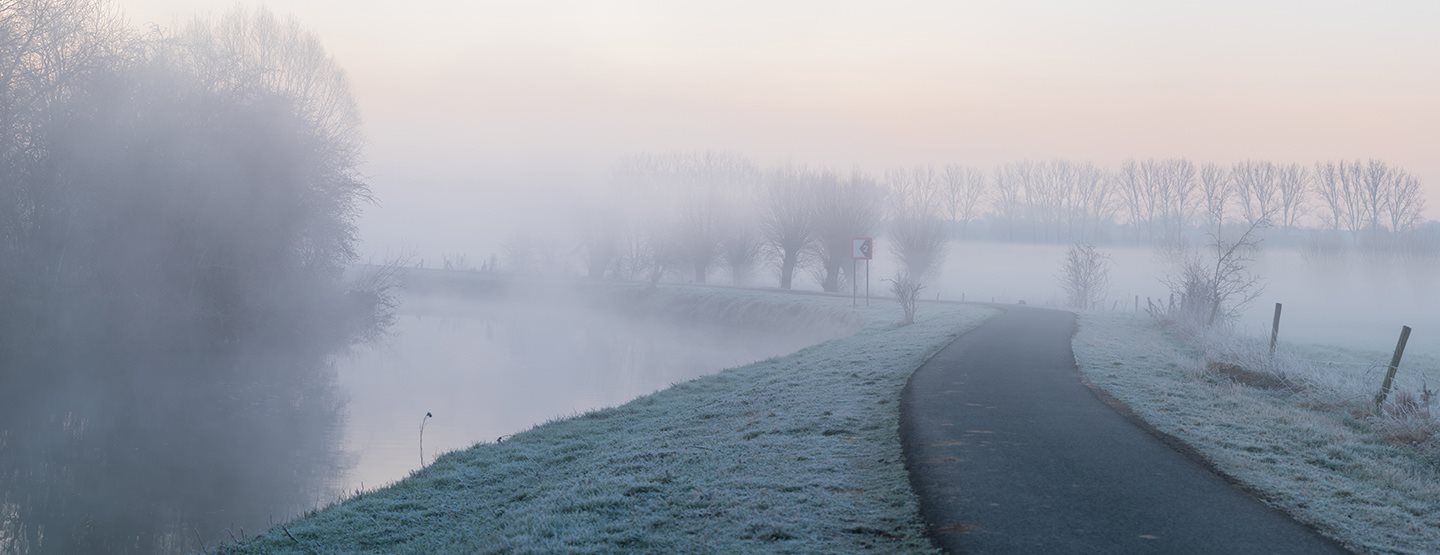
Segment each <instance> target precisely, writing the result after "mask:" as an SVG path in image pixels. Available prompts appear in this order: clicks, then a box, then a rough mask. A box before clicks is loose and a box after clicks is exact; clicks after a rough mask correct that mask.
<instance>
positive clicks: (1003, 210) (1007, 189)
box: [991, 163, 1026, 240]
mask: <svg viewBox="0 0 1440 555" xmlns="http://www.w3.org/2000/svg"><path fill="white" fill-rule="evenodd" d="M1025 179H1026V176H1025V167H1024V166H1022V165H1020V164H1015V163H1012V164H1005V165H1002V166H1000V167H997V168H995V179H994V184H995V187H994V191H995V194H994V195H993V196H992V197H991V202H992V208H993V213H994V218H995V219H996V220H1003V221H1004V222H1005V227H1006V230H1007V232H1008V235H1009V238H1010V239H1011V240H1014V239H1015V224H1016V223H1017V222H1018V221H1020V220H1021V219H1022V218H1023V217H1024V214H1025Z"/></svg>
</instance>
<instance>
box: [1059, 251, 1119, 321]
mask: <svg viewBox="0 0 1440 555" xmlns="http://www.w3.org/2000/svg"><path fill="white" fill-rule="evenodd" d="M1109 261H1110V258H1109V257H1108V256H1106V255H1105V254H1104V253H1101V252H1100V251H1099V250H1097V249H1096V248H1095V245H1092V244H1089V243H1075V244H1073V245H1070V250H1069V251H1067V252H1066V253H1065V263H1064V265H1062V266H1061V268H1060V285H1061V286H1062V287H1063V288H1064V289H1065V298H1066V302H1067V303H1068V304H1069V305H1070V307H1071V308H1077V309H1080V310H1089V309H1092V308H1094V307H1095V306H1097V305H1100V304H1103V302H1104V300H1105V296H1106V290H1107V288H1108V287H1109V285H1110V266H1109Z"/></svg>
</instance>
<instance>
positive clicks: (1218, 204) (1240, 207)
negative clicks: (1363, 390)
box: [989, 158, 1425, 242]
mask: <svg viewBox="0 0 1440 555" xmlns="http://www.w3.org/2000/svg"><path fill="white" fill-rule="evenodd" d="M989 183H990V187H989V188H990V189H991V191H992V192H991V194H990V206H991V212H990V214H991V218H992V220H993V221H994V222H995V223H996V224H998V225H1002V226H1004V228H1005V229H1006V233H1007V235H1008V236H1010V237H1014V235H1015V229H1016V227H1025V228H1028V231H1029V236H1030V237H1031V238H1036V239H1044V240H1054V239H1077V240H1089V239H1092V238H1094V237H1095V236H1096V235H1097V234H1099V233H1100V232H1101V231H1102V230H1103V229H1104V228H1106V227H1111V226H1115V225H1117V224H1118V223H1119V221H1121V220H1123V222H1124V223H1125V224H1126V225H1128V227H1129V228H1130V230H1131V232H1132V233H1133V234H1134V235H1135V236H1136V237H1137V238H1139V239H1143V240H1147V241H1153V242H1173V241H1175V240H1177V239H1180V238H1182V237H1184V236H1186V235H1191V234H1196V233H1203V232H1204V230H1206V229H1209V228H1210V227H1211V226H1212V225H1213V224H1214V222H1215V220H1216V215H1217V214H1224V213H1226V212H1227V211H1230V210H1234V211H1236V212H1238V213H1239V215H1241V216H1242V217H1243V219H1244V220H1245V222H1246V223H1248V222H1253V221H1255V220H1258V219H1260V218H1261V217H1262V215H1265V214H1269V215H1270V216H1268V218H1270V219H1271V220H1273V221H1271V222H1270V223H1271V224H1272V225H1274V226H1277V227H1281V228H1299V227H1302V226H1303V225H1304V224H1305V223H1306V218H1307V216H1310V215H1312V214H1314V216H1315V217H1314V218H1312V221H1317V222H1323V225H1324V226H1325V227H1328V228H1330V229H1333V230H1337V231H1338V230H1348V231H1355V232H1360V231H1366V232H1406V231H1409V230H1412V229H1414V228H1415V227H1416V226H1417V225H1418V224H1419V223H1421V222H1422V221H1423V219H1424V208H1425V198H1424V192H1423V189H1422V187H1421V185H1420V181H1419V179H1418V178H1417V177H1415V176H1414V175H1412V174H1410V173H1408V172H1406V171H1405V170H1403V169H1401V168H1398V167H1394V166H1392V165H1390V164H1388V163H1386V162H1384V161H1382V160H1368V161H1363V162H1361V161H1355V162H1346V161H1341V162H1322V163H1318V164H1315V165H1314V167H1313V168H1311V167H1306V166H1303V165H1300V164H1277V163H1274V162H1269V161H1258V160H1246V161H1242V162H1237V163H1235V164H1231V165H1228V166H1225V165H1220V164H1203V165H1197V164H1195V163H1194V162H1192V161H1190V160H1187V159H1184V158H1172V159H1148V160H1128V161H1126V162H1125V163H1123V164H1121V166H1120V168H1119V169H1118V170H1117V171H1106V170H1103V169H1099V168H1096V167H1095V166H1093V165H1091V164H1088V163H1075V162H1067V161H1052V162H1016V163H1011V164H1006V165H1003V166H1000V167H999V168H997V169H996V170H995V172H994V175H993V178H992V179H991V180H990V182H989Z"/></svg>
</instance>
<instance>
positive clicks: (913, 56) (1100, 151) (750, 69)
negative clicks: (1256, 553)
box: [119, 0, 1440, 256]
mask: <svg viewBox="0 0 1440 555" xmlns="http://www.w3.org/2000/svg"><path fill="white" fill-rule="evenodd" d="M262 4H264V5H266V6H268V7H269V8H270V9H272V10H273V11H275V12H276V13H278V14H281V15H294V16H296V17H297V18H298V19H299V20H300V21H301V22H302V23H303V24H304V25H305V26H306V27H307V28H309V29H310V30H312V31H313V32H315V33H316V34H317V35H319V37H320V38H321V40H322V41H323V42H324V44H325V45H326V47H327V48H328V49H329V50H330V51H331V52H332V53H333V55H334V56H335V58H336V59H337V60H338V61H339V62H340V64H341V65H342V66H343V67H344V68H345V69H346V70H347V71H348V72H349V75H350V77H351V80H352V85H353V87H354V94H355V96H356V98H357V100H358V101H359V104H360V109H361V113H362V115H363V117H364V119H365V130H366V136H367V139H368V149H367V165H366V171H367V173H368V174H369V175H370V176H371V180H372V184H373V186H374V189H375V193H376V194H377V195H378V196H379V198H380V200H381V202H382V205H381V206H379V207H376V208H372V209H371V210H370V211H369V213H368V214H367V215H366V216H365V218H364V219H363V220H362V234H363V239H364V241H365V251H366V252H367V253H368V254H371V255H375V256H383V255H385V254H387V253H389V252H392V251H395V250H397V249H400V248H404V247H410V248H417V249H418V250H420V251H422V252H424V251H428V250H433V249H434V248H443V249H450V250H456V249H461V248H463V247H462V246H461V245H460V244H459V243H458V242H457V241H458V239H457V238H459V237H472V236H475V235H486V234H494V233H501V231H499V230H500V229H502V228H503V225H502V224H501V223H500V222H502V221H504V220H505V219H506V217H507V215H513V214H515V213H517V207H516V206H514V203H516V202H519V203H525V202H536V201H535V200H534V199H533V198H531V199H529V200H525V199H519V198H517V197H518V195H515V194H514V191H515V190H516V189H517V188H523V189H525V190H530V191H535V190H545V191H549V190H551V188H550V184H553V183H555V182H557V181H567V180H569V181H574V182H579V181H587V180H589V179H591V178H590V177H588V176H590V175H593V174H595V173H597V172H599V171H602V170H603V169H604V168H605V167H606V165H607V164H608V163H610V162H611V161H612V160H613V159H614V158H616V157H618V156H620V155H623V154H626V153H632V152H641V151H672V150H698V149H716V150H733V151H737V152H740V153H742V154H746V155H749V156H751V157H752V158H755V159H756V160H757V161H760V162H764V163H772V162H784V161H796V162H808V163H816V164H828V165H833V166H838V167H841V168H849V167H851V166H859V167H863V168H867V169H874V170H880V169H883V168H885V167H889V166H893V165H897V164H914V163H934V164H942V163H947V162H961V163H969V164H974V165H977V166H982V167H986V168H988V167H989V166H991V165H993V164H996V163H999V162H1005V161H1010V160H1016V159H1023V158H1032V159H1041V158H1070V159H1077V160H1090V161H1094V162H1096V163H1100V164H1104V165H1111V166H1113V165H1116V164H1118V163H1119V162H1120V161H1121V160H1123V159H1125V158H1129V157H1137V158H1146V157H1169V156H1185V157H1189V158H1191V159H1194V160H1197V161H1216V162H1232V161H1236V160H1240V159H1245V158H1256V159H1271V160H1275V161H1277V162H1287V163H1288V162H1301V163H1305V164H1309V163H1312V162H1314V161H1316V160H1325V159H1339V158H1346V159H1355V158H1370V157H1377V158H1384V159H1387V160H1389V161H1391V162H1393V163H1395V164H1398V165H1401V166H1403V167H1405V168H1407V169H1408V170H1410V171H1411V172H1412V173H1415V174H1417V175H1419V176H1420V177H1421V178H1422V179H1423V180H1424V182H1425V184H1426V187H1427V189H1428V194H1429V208H1428V215H1429V216H1430V217H1431V218H1440V158H1437V153H1440V106H1437V100H1440V42H1437V40H1440V39H1437V36H1440V35H1437V33H1436V29H1440V1H1436V0H1390V1H1385V2H1377V1H1326V0H1308V1H1270V2H1265V1H1259V0H1249V1H1231V0H1219V1H1217V0H1212V1H1207V2H1178V1H1174V2H1165V1H1153V0H1109V1H998V0H997V1H970V2H964V1H951V2H899V1H892V2H852V1H837V0H829V1H797V2H779V1H768V2H762V1H736V0H727V1H714V2H679V1H668V2H667V1H653V2H598V1H596V2H545V1H538V0H535V1H520V0H516V1H510V2H460V1H454V2H450V1H409V2H394V1H384V2H382V1H372V0H289V1H285V0H271V1H269V2H263V3H262ZM119 5H120V6H121V7H122V9H124V10H125V11H126V13H127V14H128V15H129V19H130V21H131V22H132V24H136V25H143V24H148V23H157V24H160V25H162V26H165V25H167V24H169V23H171V22H173V21H175V20H177V19H183V18H188V17H190V16H192V15H196V14H202V15H203V14H214V13H220V12H223V11H225V10H227V9H229V8H230V7H232V6H233V5H235V3H234V2H233V1H232V0H119ZM542 184H543V185H544V186H542ZM436 241H440V242H446V245H445V246H444V247H433V246H426V245H433V244H434V243H435V242H436ZM450 245H454V246H453V247H451V246H450ZM473 255H479V253H478V252H476V253H473V254H472V256H473Z"/></svg>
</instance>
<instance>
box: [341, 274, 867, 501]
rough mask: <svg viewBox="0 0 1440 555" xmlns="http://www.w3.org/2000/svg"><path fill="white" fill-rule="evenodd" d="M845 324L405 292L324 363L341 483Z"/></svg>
mask: <svg viewBox="0 0 1440 555" xmlns="http://www.w3.org/2000/svg"><path fill="white" fill-rule="evenodd" d="M844 333H846V329H845V327H844V326H841V325H838V324H837V325H834V326H829V327H828V329H827V327H824V326H821V327H818V328H812V329H809V330H803V331H792V332H789V333H777V332H776V331H774V330H771V329H764V328H756V329H745V328H741V327H737V326H733V325H720V324H716V323H707V322H704V321H701V320H694V319H685V318H677V317H672V316H667V315H661V314H645V313H633V312H632V313H626V312H621V311H617V310H611V309H606V308H604V307H601V306H594V305H592V304H590V303H586V302H575V301H573V300H571V299H568V298H565V297H564V296H557V297H550V298H544V297H530V298H528V299H515V298H509V297H480V298H476V297H474V296H470V297H468V298H467V297H465V296H457V295H447V294H416V295H407V296H406V299H405V300H404V301H402V304H401V307H400V313H399V318H398V319H397V321H396V323H395V325H394V327H393V328H392V329H391V331H390V333H389V335H388V336H387V337H386V338H385V339H382V340H380V341H378V342H376V343H375V344H373V345H369V346H365V347H362V348H359V349H356V350H355V351H353V352H351V353H349V354H348V355H346V356H343V357H340V358H339V359H338V360H337V362H336V367H337V369H338V371H339V383H340V386H341V387H340V388H341V390H342V391H343V392H344V394H345V395H346V398H347V400H348V403H347V405H346V407H347V414H348V415H349V417H348V418H347V421H346V426H345V433H344V437H345V441H344V445H345V450H346V452H347V453H349V454H350V455H352V456H353V457H354V458H353V460H354V461H355V466H354V467H353V468H351V469H349V471H347V472H343V473H337V474H336V475H335V478H336V483H338V484H340V485H342V486H343V487H344V488H345V489H347V490H353V489H355V488H359V487H361V486H362V485H363V486H364V487H367V488H370V487H376V486H381V485H384V484H386V483H389V482H391V481H394V480H396V479H399V478H403V477H404V476H406V475H407V474H408V473H409V472H410V471H411V470H414V469H416V468H418V467H419V463H420V456H421V455H420V453H421V451H420V445H419V441H420V433H419V427H420V421H421V419H422V417H423V416H424V415H425V414H426V413H427V412H429V413H432V414H434V415H435V417H434V418H433V419H430V421H429V422H428V423H427V424H426V425H425V432H424V449H425V451H424V457H425V460H426V461H433V460H434V458H435V456H436V455H437V454H439V453H444V452H446V451H450V450H454V449H463V448H466V447H469V446H471V445H473V444H475V443H478V442H493V441H496V440H497V439H499V438H500V437H501V436H508V435H510V434H514V433H516V432H521V431H524V430H526V429H528V428H530V427H532V426H534V425H537V424H540V423H543V422H546V421H549V420H553V419H556V418H561V417H566V416H572V415H575V414H579V413H582V412H586V411H589V410H594V409H598V408H604V407H610V406H615V405H619V404H622V403H624V402H626V401H629V400H631V399H634V398H636V397H638V396H641V395H644V394H647V393H651V392H654V391H657V390H660V389H663V388H665V387H668V386H670V385H672V384H675V383H679V382H683V381H688V380H691V379H694V378H697V377H700V376H702V375H705V374H710V373H713V372H716V371H718V370H721V369H723V368H731V367H735V366H741V365H744V364H748V363H751V362H755V361H758V360H763V359H766V358H770V357H773V356H778V355H783V354H787V353H790V352H793V351H795V350H797V349H800V348H802V347H805V346H808V345H811V344H813V343H815V342H818V341H820V340H823V339H826V338H830V337H836V336H839V335H843V334H844Z"/></svg>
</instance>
